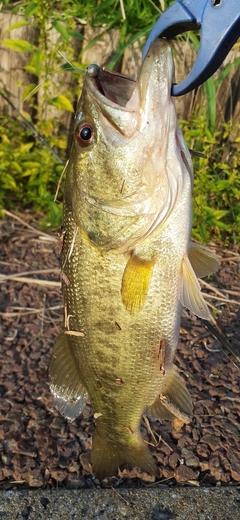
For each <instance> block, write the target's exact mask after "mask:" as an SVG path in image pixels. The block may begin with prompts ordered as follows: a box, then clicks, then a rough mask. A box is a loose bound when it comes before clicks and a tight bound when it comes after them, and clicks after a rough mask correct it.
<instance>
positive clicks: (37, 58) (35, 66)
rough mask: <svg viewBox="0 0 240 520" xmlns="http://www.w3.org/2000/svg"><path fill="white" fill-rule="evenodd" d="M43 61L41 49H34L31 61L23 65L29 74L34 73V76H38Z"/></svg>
mask: <svg viewBox="0 0 240 520" xmlns="http://www.w3.org/2000/svg"><path fill="white" fill-rule="evenodd" d="M42 63H43V53H42V51H36V52H34V54H33V55H32V58H31V61H30V63H29V64H28V65H26V67H24V70H27V71H28V72H30V73H31V74H34V75H35V76H40V73H41V68H42Z"/></svg>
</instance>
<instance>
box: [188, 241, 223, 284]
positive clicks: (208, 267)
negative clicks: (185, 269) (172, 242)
mask: <svg viewBox="0 0 240 520" xmlns="http://www.w3.org/2000/svg"><path fill="white" fill-rule="evenodd" d="M188 258H189V260H190V262H191V265H192V268H193V270H194V272H195V274H196V276H197V277H198V278H203V276H207V275H208V274H211V273H215V271H217V270H218V268H219V265H220V262H219V259H218V257H217V256H216V255H215V253H213V251H211V250H210V249H208V248H207V247H204V246H201V245H200V244H196V243H195V242H190V243H189V248H188Z"/></svg>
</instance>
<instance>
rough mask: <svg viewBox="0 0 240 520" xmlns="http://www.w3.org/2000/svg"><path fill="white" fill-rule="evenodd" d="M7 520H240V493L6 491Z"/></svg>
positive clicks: (2, 503)
mask: <svg viewBox="0 0 240 520" xmlns="http://www.w3.org/2000/svg"><path fill="white" fill-rule="evenodd" d="M2 519H3V520H41V519H42V520H48V519H49V520H65V519H70V520H124V519H125V520H195V519H196V520H240V488H239V487H227V488H226V487H222V488H215V489H212V488H211V489H210V488H191V487H172V488H148V489H117V490H113V489H96V490H85V489H84V490H63V489H61V490H56V489H54V490H50V491H44V490H33V491H28V490H24V491H16V490H13V491H2V492H1V493H0V520H2Z"/></svg>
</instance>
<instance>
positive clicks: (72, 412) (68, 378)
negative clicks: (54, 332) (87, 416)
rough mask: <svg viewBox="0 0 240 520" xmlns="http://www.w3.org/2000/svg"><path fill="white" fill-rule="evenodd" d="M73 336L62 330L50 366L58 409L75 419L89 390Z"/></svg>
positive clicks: (51, 381)
mask: <svg viewBox="0 0 240 520" xmlns="http://www.w3.org/2000/svg"><path fill="white" fill-rule="evenodd" d="M70 341H71V342H73V341H74V340H73V338H70V336H67V335H66V334H64V332H62V333H61V334H60V335H59V336H58V338H57V341H56V343H55V345H54V348H53V354H52V359H51V363H50V368H49V379H50V389H51V392H52V393H53V396H54V402H55V405H56V407H57V408H58V410H59V411H60V412H61V413H62V414H63V415H64V416H65V417H67V419H70V420H71V421H73V420H74V419H75V418H76V417H77V416H78V415H80V413H81V412H82V410H83V408H84V406H85V402H86V399H87V392H86V389H85V388H84V386H83V384H82V382H81V380H80V377H79V369H78V365H77V362H76V360H75V357H74V354H73V350H72V349H71V347H70Z"/></svg>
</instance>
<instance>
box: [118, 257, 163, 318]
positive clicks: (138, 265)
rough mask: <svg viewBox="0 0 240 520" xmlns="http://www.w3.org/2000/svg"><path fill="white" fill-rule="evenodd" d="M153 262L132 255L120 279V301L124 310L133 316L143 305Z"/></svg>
mask: <svg viewBox="0 0 240 520" xmlns="http://www.w3.org/2000/svg"><path fill="white" fill-rule="evenodd" d="M154 264H155V260H154V259H153V260H143V259H141V258H139V257H138V256H134V255H132V256H131V257H130V258H129V260H128V263H127V265H126V267H125V271H124V273H123V278H122V289H121V293H122V301H123V303H124V305H125V307H126V309H127V310H128V311H129V312H130V313H131V314H135V313H137V312H139V311H140V310H141V309H142V307H143V304H144V301H145V298H146V296H147V292H148V287H149V284H150V280H151V276H152V271H153V267H154Z"/></svg>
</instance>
